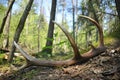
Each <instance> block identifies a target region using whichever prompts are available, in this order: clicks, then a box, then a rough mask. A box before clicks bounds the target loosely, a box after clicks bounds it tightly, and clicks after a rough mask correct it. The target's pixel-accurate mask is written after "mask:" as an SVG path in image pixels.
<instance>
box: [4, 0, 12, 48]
mask: <svg viewBox="0 0 120 80" xmlns="http://www.w3.org/2000/svg"><path fill="white" fill-rule="evenodd" d="M11 1H12V0H8V6H10V3H11ZM10 19H11V10H10V12H9V13H8V16H7V19H6V22H5V29H4V31H3V34H4V36H5V37H4V40H3V48H6V49H8V46H9V27H10Z"/></svg>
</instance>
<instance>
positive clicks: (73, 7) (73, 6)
mask: <svg viewBox="0 0 120 80" xmlns="http://www.w3.org/2000/svg"><path fill="white" fill-rule="evenodd" d="M72 9H73V13H72V15H73V38H74V39H75V4H74V0H72Z"/></svg>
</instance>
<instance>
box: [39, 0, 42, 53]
mask: <svg viewBox="0 0 120 80" xmlns="http://www.w3.org/2000/svg"><path fill="white" fill-rule="evenodd" d="M42 4H43V0H41V4H40V17H39V26H38V52H39V51H40V27H41V14H42Z"/></svg>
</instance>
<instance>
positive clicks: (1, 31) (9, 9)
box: [0, 0, 15, 34]
mask: <svg viewBox="0 0 120 80" xmlns="http://www.w3.org/2000/svg"><path fill="white" fill-rule="evenodd" d="M14 2H15V0H11V1H10V5H9V7H8V10H7V11H6V14H5V16H4V18H3V21H2V24H1V27H0V34H2V33H3V29H4V26H5V22H6V20H7V16H8V14H9V12H10V11H11V9H12V6H13V4H14Z"/></svg>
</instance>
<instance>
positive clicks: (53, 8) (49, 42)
mask: <svg viewBox="0 0 120 80" xmlns="http://www.w3.org/2000/svg"><path fill="white" fill-rule="evenodd" d="M56 5H57V0H52V6H51V13H50V22H49V29H48V34H47V42H46V47H50V48H46V49H44V50H43V52H44V51H45V52H47V53H49V54H50V55H51V56H52V46H53V33H54V23H53V22H52V21H53V20H55V14H56Z"/></svg>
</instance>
